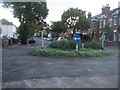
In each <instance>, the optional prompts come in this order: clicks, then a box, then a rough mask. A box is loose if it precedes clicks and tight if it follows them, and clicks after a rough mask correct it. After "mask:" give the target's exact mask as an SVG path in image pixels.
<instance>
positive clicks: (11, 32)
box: [0, 19, 17, 37]
mask: <svg viewBox="0 0 120 90" xmlns="http://www.w3.org/2000/svg"><path fill="white" fill-rule="evenodd" d="M0 28H1V31H0V35H1V37H2V36H7V37H15V33H16V30H17V27H16V26H15V25H14V24H13V23H12V22H9V21H7V20H6V19H2V20H0Z"/></svg>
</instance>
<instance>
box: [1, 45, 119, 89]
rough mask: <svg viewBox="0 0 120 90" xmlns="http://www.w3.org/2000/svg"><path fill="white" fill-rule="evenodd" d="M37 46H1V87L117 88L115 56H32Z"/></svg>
mask: <svg viewBox="0 0 120 90" xmlns="http://www.w3.org/2000/svg"><path fill="white" fill-rule="evenodd" d="M39 45H40V44H39ZM37 46H38V44H35V45H32V46H20V45H12V46H10V47H7V48H3V54H2V87H3V88H117V87H118V56H109V57H104V58H86V59H83V58H65V57H42V56H33V55H32V53H31V50H32V48H34V47H37Z"/></svg>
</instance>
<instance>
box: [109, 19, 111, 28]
mask: <svg viewBox="0 0 120 90" xmlns="http://www.w3.org/2000/svg"><path fill="white" fill-rule="evenodd" d="M109 22H110V27H112V19H110V20H109Z"/></svg>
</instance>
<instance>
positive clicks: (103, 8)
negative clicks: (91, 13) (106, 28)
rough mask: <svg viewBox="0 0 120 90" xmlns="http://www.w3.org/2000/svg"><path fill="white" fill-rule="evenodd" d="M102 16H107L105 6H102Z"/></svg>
mask: <svg viewBox="0 0 120 90" xmlns="http://www.w3.org/2000/svg"><path fill="white" fill-rule="evenodd" d="M102 14H105V6H102Z"/></svg>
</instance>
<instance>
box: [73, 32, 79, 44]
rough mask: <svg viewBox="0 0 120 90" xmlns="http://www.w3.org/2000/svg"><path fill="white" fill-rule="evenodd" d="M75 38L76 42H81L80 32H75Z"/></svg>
mask: <svg viewBox="0 0 120 90" xmlns="http://www.w3.org/2000/svg"><path fill="white" fill-rule="evenodd" d="M73 38H74V42H75V43H78V42H80V40H81V37H80V36H79V35H78V34H75V35H74V36H73Z"/></svg>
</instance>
